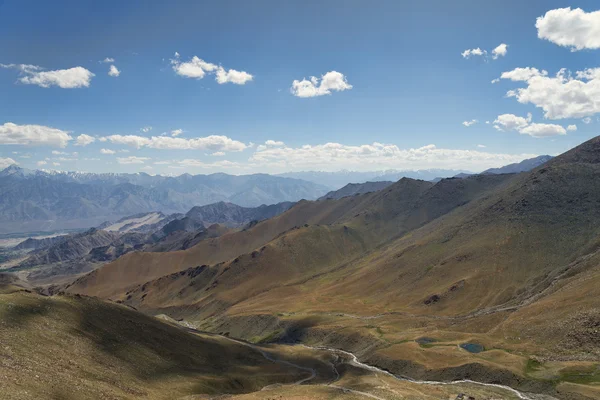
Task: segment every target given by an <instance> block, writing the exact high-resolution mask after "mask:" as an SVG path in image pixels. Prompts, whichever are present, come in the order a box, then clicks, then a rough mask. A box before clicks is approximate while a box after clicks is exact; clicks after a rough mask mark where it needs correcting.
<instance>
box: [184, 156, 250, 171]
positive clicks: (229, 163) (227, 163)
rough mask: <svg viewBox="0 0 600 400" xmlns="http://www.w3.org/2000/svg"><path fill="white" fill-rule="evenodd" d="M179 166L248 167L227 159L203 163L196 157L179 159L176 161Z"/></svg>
mask: <svg viewBox="0 0 600 400" xmlns="http://www.w3.org/2000/svg"><path fill="white" fill-rule="evenodd" d="M177 163H178V164H179V166H181V167H194V168H204V169H231V168H237V169H239V168H242V169H244V168H248V166H245V165H242V164H240V163H237V162H232V161H228V160H222V161H216V162H212V163H205V162H204V161H202V160H196V159H189V158H188V159H185V160H181V161H177Z"/></svg>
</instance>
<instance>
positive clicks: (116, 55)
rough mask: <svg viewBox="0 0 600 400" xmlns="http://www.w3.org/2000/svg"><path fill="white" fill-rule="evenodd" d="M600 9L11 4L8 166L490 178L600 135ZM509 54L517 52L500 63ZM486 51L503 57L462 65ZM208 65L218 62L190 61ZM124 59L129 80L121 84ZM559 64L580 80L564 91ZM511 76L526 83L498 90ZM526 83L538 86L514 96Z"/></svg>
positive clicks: (2, 73)
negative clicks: (446, 173) (479, 173)
mask: <svg viewBox="0 0 600 400" xmlns="http://www.w3.org/2000/svg"><path fill="white" fill-rule="evenodd" d="M450 3H452V4H450ZM565 7H571V10H562V11H560V10H559V9H561V8H565ZM576 8H581V9H582V10H583V11H581V10H579V11H577V10H575V9H576ZM598 9H600V6H599V5H598V4H597V2H594V1H579V2H577V1H574V2H564V1H560V2H559V1H547V0H544V1H526V2H524V1H502V2H494V4H492V2H481V1H456V2H448V1H419V2H405V1H378V2H366V1H327V2H317V1H285V2H282V1H253V2H240V1H219V2H209V1H203V2H199V1H193V2H192V1H190V2H185V1H178V2H166V1H165V2H158V1H144V2H141V1H140V2H136V1H127V2H122V1H103V2H92V1H57V2H43V1H35V2H32V1H23V0H22V1H9V0H5V1H2V0H0V64H1V66H2V68H0V158H1V159H2V162H1V163H0V166H2V165H6V164H8V163H10V162H12V161H15V162H17V163H18V164H19V165H21V166H23V167H28V168H47V169H61V170H83V171H92V172H116V171H124V172H133V171H141V170H144V171H146V172H149V173H163V174H179V173H183V172H190V173H209V172H217V171H223V172H229V173H251V172H284V171H294V170H307V169H315V170H330V171H335V170H340V169H352V170H378V169H389V168H396V169H423V168H456V169H459V168H460V169H469V170H478V169H484V168H487V167H492V166H499V165H503V164H507V163H509V162H514V161H518V160H520V159H523V158H526V157H529V156H532V155H539V154H558V153H560V152H563V151H565V150H567V149H569V148H571V147H573V146H575V145H577V144H579V143H581V142H582V141H584V140H587V139H589V138H591V137H593V136H595V135H597V134H598V131H597V128H598V124H599V122H598V119H597V115H596V114H597V112H598V111H600V110H597V109H596V108H597V107H600V106H598V105H596V104H595V101H594V98H596V99H597V98H598V97H595V95H596V94H600V91H598V90H599V89H598V88H597V86H600V73H598V72H597V71H595V70H594V68H598V67H600V65H598V64H599V63H598V60H599V59H598V55H599V52H600V49H599V48H600V44H597V43H596V41H595V39H594V37H595V36H597V35H594V34H595V33H597V32H600V13H594V12H595V11H597V10H598ZM552 10H554V12H553V11H552ZM547 13H549V14H547ZM543 16H545V17H547V18H545V19H544V21H543V23H542V24H541V25H540V26H539V27H536V18H538V17H543ZM569 21H570V22H573V21H574V23H571V24H569V23H567V22H569ZM577 24H580V25H581V27H583V29H578V30H577V32H578V33H577V34H576V35H575V36H573V35H572V34H571V33H572V32H569V31H568V30H569V29H576V28H577V27H578V26H579V25H577ZM538 35H541V37H538ZM578 35H579V36H578ZM569 38H570V39H569ZM569 40H570V41H569ZM500 44H506V45H507V47H506V52H505V54H502V55H498V56H497V57H494V55H493V53H492V51H493V49H495V48H496V47H497V46H499V45H500ZM477 48H479V49H481V50H482V51H483V50H485V51H486V52H487V54H485V55H470V57H468V58H467V57H463V56H462V55H461V54H462V53H463V52H464V51H465V50H467V49H477ZM176 52H177V53H178V54H179V57H176V56H175V53H176ZM193 57H198V58H199V59H201V60H203V61H204V62H206V63H207V64H204V65H205V69H204V70H202V68H201V67H200V72H198V65H199V64H198V63H195V64H188V63H189V62H191V61H192V62H193V60H192V58H193ZM106 58H111V59H114V61H113V62H106V63H105V62H102V60H105V59H106ZM112 65H114V67H115V68H116V69H117V70H118V71H119V76H109V75H108V72H109V68H111V66H112ZM206 65H208V67H206ZM77 67H80V68H79V69H77ZM515 68H529V69H528V70H521V71H520V74H519V71H516V72H514V71H515ZM531 68H537V75H536V73H535V71H534V70H532V69H531ZM561 68H566V69H567V70H569V71H571V76H570V77H569V76H568V75H566V73H565V74H563V75H562V76H563V78H561V79H562V80H561V81H558V80H557V78H556V76H555V75H556V73H557V72H558V71H559V70H560V69H561ZM61 71H62V72H61ZM220 71H221V74H222V75H221V76H222V82H221V83H219V82H218V81H217V80H216V79H217V78H218V76H220V75H219V72H220ZM510 71H513V74H512V75H510V74H508V75H507V76H512V77H513V79H516V80H511V78H508V77H506V78H503V79H499V82H497V83H492V80H494V79H496V78H500V77H501V75H502V73H503V72H510ZM532 71H533V72H532ZM543 71H547V73H546V74H545V73H544V72H543ZM577 71H580V72H584V71H587V72H586V73H585V74H583V75H581V74H580V76H578V75H577ZM599 71H600V70H599ZM243 72H245V74H242V73H243ZM44 73H48V74H44ZM199 73H200V74H202V73H203V74H204V77H203V78H202V79H198V78H199V76H198V74H199ZM91 74H93V76H92V75H91ZM523 74H526V75H527V79H525V78H523V77H522V76H523ZM534 75H535V76H534ZM584 75H585V78H584V77H582V76H584ZM250 76H251V79H250ZM311 76H316V77H317V80H316V81H315V83H312V82H310V77H311ZM323 76H325V79H323V82H327V84H323V83H322V82H321V77H323ZM518 76H520V78H519V77H518ZM596 76H598V78H596ZM305 78H306V79H307V80H308V81H305V82H304V83H303V84H300V86H301V89H300V90H299V91H296V92H295V93H293V92H292V87H293V85H294V84H293V82H294V81H295V80H296V81H302V80H303V79H305ZM596 79H597V80H596ZM573 81H577V82H573ZM579 83H581V85H580V86H581V87H579V88H577V87H575V86H577V85H578V84H579ZM319 85H321V86H320V87H319ZM61 86H62V87H61ZM71 86H76V87H71ZM518 88H522V89H526V90H525V92H523V93H520V94H516V93H514V95H512V96H510V95H509V96H507V92H509V91H511V90H516V89H518ZM577 90H580V91H581V93H579V92H577ZM309 95H313V96H312V97H300V96H309ZM568 98H573V99H577V100H576V101H575V100H573V101H574V102H576V103H577V104H575V105H569V104H565V103H564V102H565V101H570V100H568ZM560 110H568V111H565V112H562V111H560ZM528 113H531V116H530V117H528ZM503 115H504V117H502V118H500V117H499V116H503ZM586 118H589V120H588V119H586ZM584 119H585V122H589V123H585V122H584ZM472 120H477V123H474V124H472V125H470V126H468V127H467V126H465V125H464V124H463V122H469V121H472ZM486 121H489V124H486ZM495 121H496V122H495ZM541 124H546V125H545V126H542V125H541ZM549 125H552V126H549ZM573 125H574V126H576V130H574V129H575V128H574V127H573ZM569 126H571V128H570V129H567V127H569ZM144 127H151V128H152V129H150V130H148V129H143V128H144ZM178 130H182V132H181V133H180V134H178V132H179V131H178ZM173 132H174V133H173ZM80 135H88V136H84V137H82V138H81V139H80V140H79V142H78V138H79V137H80ZM161 135H162V136H161ZM174 135H176V136H174ZM536 136H543V137H536ZM88 137H89V138H88ZM125 137H128V138H125ZM85 138H88V140H85ZM153 138H154V139H153ZM174 139H176V140H174ZM92 140H93V142H91V141H92ZM88 142H91V143H89V144H88ZM328 143H329V144H328ZM78 144H79V145H78ZM83 144H85V145H83ZM483 146H485V147H483ZM102 149H104V151H103V152H101V151H102ZM52 152H54V153H58V152H60V153H65V154H53V153H52ZM112 152H114V153H112ZM73 153H76V154H73ZM107 153H108V154H107ZM157 163H158V164H157Z"/></svg>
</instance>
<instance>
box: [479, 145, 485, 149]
mask: <svg viewBox="0 0 600 400" xmlns="http://www.w3.org/2000/svg"><path fill="white" fill-rule="evenodd" d="M477 147H479V148H480V149H485V148H486V145H484V144H478V145H477Z"/></svg>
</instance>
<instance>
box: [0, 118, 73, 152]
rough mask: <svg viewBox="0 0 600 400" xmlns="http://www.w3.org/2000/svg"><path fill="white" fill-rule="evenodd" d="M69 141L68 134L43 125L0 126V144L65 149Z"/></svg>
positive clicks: (9, 123)
mask: <svg viewBox="0 0 600 400" xmlns="http://www.w3.org/2000/svg"><path fill="white" fill-rule="evenodd" d="M71 139H72V137H71V136H69V133H68V132H65V131H62V130H60V129H56V128H50V127H48V126H43V125H16V124H13V123H11V122H7V123H5V124H4V125H0V144H16V145H27V146H54V147H66V146H67V144H68V143H69V140H71Z"/></svg>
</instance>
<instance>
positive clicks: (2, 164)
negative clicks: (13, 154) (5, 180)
mask: <svg viewBox="0 0 600 400" xmlns="http://www.w3.org/2000/svg"><path fill="white" fill-rule="evenodd" d="M13 164H18V162H16V161H15V160H13V159H12V158H10V157H6V158H3V157H0V169H4V168H6V167H9V166H11V165H13Z"/></svg>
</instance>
